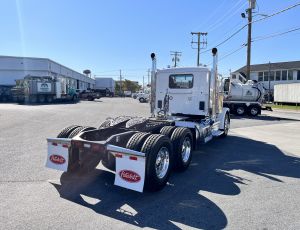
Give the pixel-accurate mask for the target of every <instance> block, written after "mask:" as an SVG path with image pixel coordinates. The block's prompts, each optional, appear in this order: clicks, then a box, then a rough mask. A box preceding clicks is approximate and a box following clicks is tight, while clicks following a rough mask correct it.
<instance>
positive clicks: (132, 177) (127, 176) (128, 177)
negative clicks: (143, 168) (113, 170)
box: [119, 170, 141, 183]
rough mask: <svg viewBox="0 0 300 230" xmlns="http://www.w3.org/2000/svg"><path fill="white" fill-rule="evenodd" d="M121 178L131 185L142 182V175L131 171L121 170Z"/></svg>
mask: <svg viewBox="0 0 300 230" xmlns="http://www.w3.org/2000/svg"><path fill="white" fill-rule="evenodd" d="M119 176H120V177H121V178H122V179H123V180H125V181H127V182H129V183H137V182H139V181H140V180H141V177H140V175H139V174H137V173H136V172H133V171H131V170H121V171H120V172H119Z"/></svg>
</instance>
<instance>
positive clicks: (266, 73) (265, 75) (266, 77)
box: [264, 72, 269, 81]
mask: <svg viewBox="0 0 300 230" xmlns="http://www.w3.org/2000/svg"><path fill="white" fill-rule="evenodd" d="M264 81H269V72H264Z"/></svg>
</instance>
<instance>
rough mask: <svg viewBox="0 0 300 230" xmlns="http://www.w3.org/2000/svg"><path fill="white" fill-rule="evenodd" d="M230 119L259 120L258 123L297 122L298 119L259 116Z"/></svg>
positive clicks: (235, 116)
mask: <svg viewBox="0 0 300 230" xmlns="http://www.w3.org/2000/svg"><path fill="white" fill-rule="evenodd" d="M230 119H236V120H242V119H250V120H259V121H299V120H300V117H299V119H293V118H283V117H274V116H270V115H259V116H256V117H253V116H246V115H245V116H237V115H232V114H231V115H230Z"/></svg>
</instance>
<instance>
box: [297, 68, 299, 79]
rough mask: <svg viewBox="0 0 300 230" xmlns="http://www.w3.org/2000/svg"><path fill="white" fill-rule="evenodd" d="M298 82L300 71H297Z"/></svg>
mask: <svg viewBox="0 0 300 230" xmlns="http://www.w3.org/2000/svg"><path fill="white" fill-rule="evenodd" d="M297 80H300V70H298V71H297Z"/></svg>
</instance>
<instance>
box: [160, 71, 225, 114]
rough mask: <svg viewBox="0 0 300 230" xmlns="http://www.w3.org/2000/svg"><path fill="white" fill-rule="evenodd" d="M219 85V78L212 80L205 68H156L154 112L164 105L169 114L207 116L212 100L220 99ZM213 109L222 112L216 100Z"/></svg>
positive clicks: (209, 72)
mask: <svg viewBox="0 0 300 230" xmlns="http://www.w3.org/2000/svg"><path fill="white" fill-rule="evenodd" d="M214 84H216V90H214V88H215V87H214ZM219 85H220V79H219V78H218V77H217V79H216V83H215V82H214V81H213V80H212V75H211V71H210V70H209V69H208V68H204V67H186V68H169V69H163V70H157V74H156V99H155V100H156V103H155V113H156V114H157V113H159V112H160V111H161V110H162V109H163V107H164V104H167V105H168V108H167V109H168V115H170V116H174V115H184V116H202V117H205V116H209V115H210V113H211V112H212V111H211V110H212V100H215V101H218V100H222V99H221V96H222V93H221V88H220V87H219ZM215 110H216V112H217V113H218V112H219V111H222V105H221V104H220V103H217V106H216V107H215Z"/></svg>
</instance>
